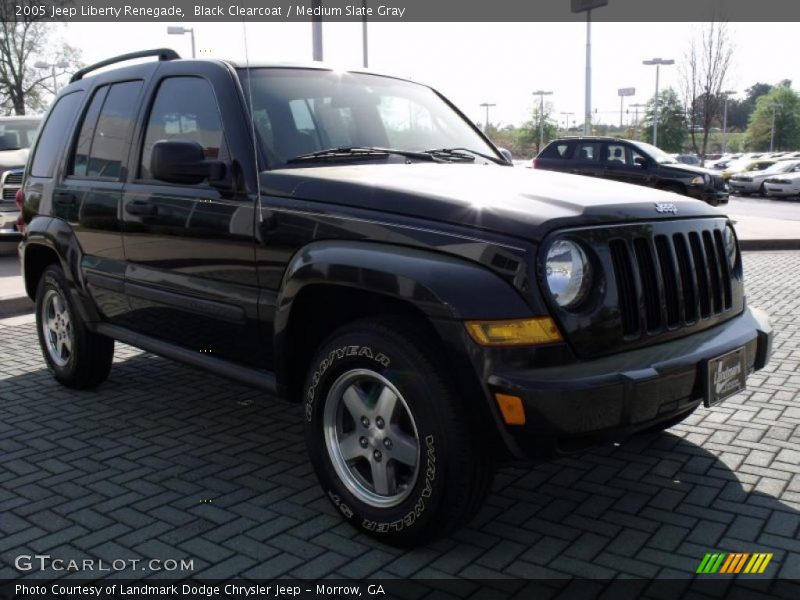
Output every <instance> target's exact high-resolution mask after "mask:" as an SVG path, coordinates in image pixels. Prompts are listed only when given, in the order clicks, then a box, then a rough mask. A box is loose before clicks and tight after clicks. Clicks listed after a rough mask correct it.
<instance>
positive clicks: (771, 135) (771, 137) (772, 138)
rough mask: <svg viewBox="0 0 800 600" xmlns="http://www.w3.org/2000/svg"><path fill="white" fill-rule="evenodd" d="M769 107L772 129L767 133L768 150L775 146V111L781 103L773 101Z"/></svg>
mask: <svg viewBox="0 0 800 600" xmlns="http://www.w3.org/2000/svg"><path fill="white" fill-rule="evenodd" d="M769 107H770V108H771V109H772V129H771V130H770V133H769V151H770V152H772V151H773V150H774V148H775V111H776V110H777V109H779V108H781V107H782V105H780V104H776V103H775V102H773V103H772V104H770V105H769Z"/></svg>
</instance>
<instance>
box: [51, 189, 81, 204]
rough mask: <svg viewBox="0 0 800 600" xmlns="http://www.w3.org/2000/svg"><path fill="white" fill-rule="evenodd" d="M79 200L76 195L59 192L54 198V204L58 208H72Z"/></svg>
mask: <svg viewBox="0 0 800 600" xmlns="http://www.w3.org/2000/svg"><path fill="white" fill-rule="evenodd" d="M77 200H78V199H77V198H76V197H75V194H70V193H69V192H57V193H56V195H55V196H53V202H54V203H55V204H57V205H58V206H72V205H73V204H75V202H77Z"/></svg>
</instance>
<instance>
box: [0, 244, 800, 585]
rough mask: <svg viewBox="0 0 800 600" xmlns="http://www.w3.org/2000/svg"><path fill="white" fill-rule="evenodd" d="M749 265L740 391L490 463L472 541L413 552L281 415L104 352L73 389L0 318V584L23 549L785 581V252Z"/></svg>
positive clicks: (790, 560)
mask: <svg viewBox="0 0 800 600" xmlns="http://www.w3.org/2000/svg"><path fill="white" fill-rule="evenodd" d="M745 267H746V281H747V293H748V298H747V300H748V303H749V304H750V305H752V306H758V307H761V308H763V309H765V310H767V311H768V312H769V313H770V314H771V316H772V319H773V324H774V326H775V330H776V334H777V336H776V340H775V345H774V355H773V359H772V361H771V362H770V363H769V365H768V366H767V368H766V369H765V370H763V371H760V372H758V373H756V374H754V375H753V376H752V377H751V378H750V380H749V386H748V389H747V391H746V392H745V393H742V394H739V395H737V396H735V397H733V398H731V399H728V400H727V401H726V402H725V403H724V404H723V405H721V406H719V407H717V408H714V409H713V410H707V409H705V408H703V407H700V408H699V409H698V410H697V411H696V412H695V414H694V415H692V416H691V417H690V418H689V419H688V420H687V421H685V422H684V423H682V424H681V425H678V426H676V427H674V428H672V429H670V430H669V431H668V432H665V433H661V434H656V435H650V436H647V437H640V438H636V439H632V440H629V441H627V442H624V443H622V444H621V445H616V446H609V447H603V448H597V449H594V450H591V451H587V452H583V453H581V454H579V455H575V456H571V457H569V458H563V459H560V460H558V461H554V462H550V463H547V464H543V465H540V466H537V467H533V468H525V469H522V468H504V469H502V470H500V471H499V472H498V474H497V477H496V479H495V482H494V485H493V488H492V493H491V495H490V497H489V499H488V502H487V503H486V505H485V507H484V508H483V509H482V511H481V512H480V514H479V515H478V516H477V518H475V519H474V520H473V521H472V523H470V524H469V526H467V527H465V528H463V529H462V530H460V531H458V532H457V533H456V534H454V535H453V536H452V537H449V538H446V539H441V540H438V541H436V542H434V543H431V544H429V545H427V546H425V547H422V548H417V549H414V550H398V549H394V548H390V547H388V546H384V545H382V544H379V543H377V542H375V541H373V540H371V539H370V538H368V537H366V536H364V535H361V534H359V533H357V532H356V531H355V530H354V529H353V528H352V527H350V526H349V525H348V524H347V523H344V522H343V521H342V520H341V519H340V518H339V516H337V513H336V512H335V511H334V510H333V509H332V508H331V506H330V505H329V503H328V501H327V500H326V499H325V498H324V497H323V495H322V493H321V490H320V488H319V486H318V485H317V482H316V480H315V477H314V475H313V472H312V469H311V466H310V464H309V463H308V461H307V459H306V453H305V448H304V443H303V436H302V425H301V414H300V410H299V408H298V407H297V406H292V405H286V404H283V403H279V402H277V401H274V400H271V399H270V398H268V397H264V395H263V394H262V393H261V392H258V391H255V390H252V389H249V388H246V387H243V386H241V385H238V384H235V383H231V382H229V381H227V380H225V379H221V378H217V377H214V376H211V375H207V374H205V373H203V372H200V371H198V370H195V369H192V368H189V367H185V366H182V365H179V364H176V363H173V362H171V361H168V360H165V359H162V358H158V357H155V356H152V355H150V354H147V353H143V352H141V351H139V350H136V349H133V348H130V347H126V346H122V345H120V344H118V345H117V353H116V364H115V367H114V369H113V371H112V373H111V377H110V379H109V380H108V381H107V382H106V383H104V384H103V385H102V386H101V387H100V388H98V389H97V390H96V391H88V392H86V391H84V392H78V391H71V390H68V389H66V388H63V387H61V386H60V385H58V384H57V383H56V382H55V381H54V380H53V379H52V378H51V376H50V374H49V373H48V372H47V370H46V369H45V367H44V363H43V360H42V357H41V354H40V351H39V347H38V343H37V341H36V335H35V328H34V325H33V324H32V323H30V322H27V323H23V324H19V323H18V322H17V323H14V322H13V321H12V322H11V323H9V322H8V321H6V322H5V324H3V325H0V355H1V356H2V362H1V363H0V578H14V577H17V576H19V573H18V572H17V571H16V570H15V569H14V568H13V561H14V558H15V557H16V556H18V555H20V554H37V553H38V554H42V553H45V554H50V555H51V556H53V557H61V558H65V559H71V558H78V559H83V558H93V559H95V560H97V559H102V560H104V561H107V562H110V561H112V560H119V559H131V558H140V559H144V560H146V559H149V558H158V559H162V560H163V559H170V558H171V559H181V558H192V559H194V572H193V574H192V575H193V576H195V577H203V578H217V577H219V578H228V577H236V576H242V577H263V578H274V577H278V576H285V577H303V578H318V577H347V578H351V577H352V578H365V577H384V576H389V577H432V578H435V577H444V576H447V577H453V576H455V577H465V578H493V577H519V578H543V577H563V576H567V577H569V576H581V577H592V578H606V577H613V576H618V575H625V576H637V577H646V578H651V577H680V576H686V575H687V574H692V573H694V571H695V569H696V568H697V566H698V564H699V562H700V561H701V560H702V558H703V556H704V555H705V554H706V553H707V552H711V551H720V552H773V553H774V554H775V556H774V558H773V560H772V562H771V564H770V565H769V568H768V570H767V574H768V575H773V576H774V575H779V576H780V577H785V578H794V579H797V578H800V539H798V537H799V536H800V533H799V530H800V401H799V400H800V280H798V273H800V253H797V252H793V253H791V252H774V253H751V254H748V255H746V256H745ZM123 574H125V575H128V576H131V575H134V576H142V575H147V574H148V573H131V572H130V571H128V572H123V573H119V574H117V575H118V576H119V575H123ZM48 575H49V576H52V575H54V573H53V572H49V573H48ZM181 575H183V576H185V575H187V573H182V574H181Z"/></svg>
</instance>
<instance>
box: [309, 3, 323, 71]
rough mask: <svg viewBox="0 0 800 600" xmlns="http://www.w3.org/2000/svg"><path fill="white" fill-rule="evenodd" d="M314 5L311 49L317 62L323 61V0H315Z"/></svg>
mask: <svg viewBox="0 0 800 600" xmlns="http://www.w3.org/2000/svg"><path fill="white" fill-rule="evenodd" d="M312 7H313V10H314V13H313V14H315V15H319V16H316V17H312V18H311V51H312V54H313V56H314V61H315V62H322V15H321V13H322V0H314V1H313V3H312Z"/></svg>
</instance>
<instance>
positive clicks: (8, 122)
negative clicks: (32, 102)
mask: <svg viewBox="0 0 800 600" xmlns="http://www.w3.org/2000/svg"><path fill="white" fill-rule="evenodd" d="M40 121H41V119H40V118H39V117H0V242H4V241H19V240H21V239H22V234H21V233H20V232H19V230H18V229H17V218H18V217H19V208H18V207H17V204H16V202H15V201H14V199H15V198H16V195H17V190H18V189H19V187H20V185H21V184H22V171H23V167H24V166H25V162H26V161H27V160H28V150H29V149H30V147H31V144H32V143H33V140H34V139H35V138H36V132H37V130H38V129H39V122H40Z"/></svg>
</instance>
